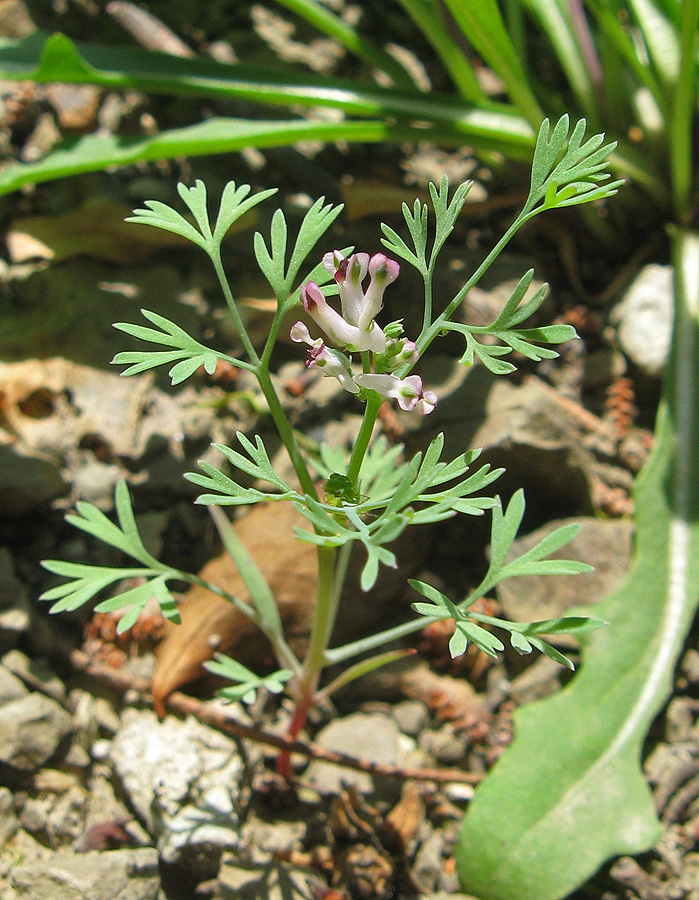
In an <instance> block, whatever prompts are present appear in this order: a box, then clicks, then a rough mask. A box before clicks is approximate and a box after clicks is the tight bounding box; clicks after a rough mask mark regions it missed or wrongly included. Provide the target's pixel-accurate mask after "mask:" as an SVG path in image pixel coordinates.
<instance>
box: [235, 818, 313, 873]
mask: <svg viewBox="0 0 699 900" xmlns="http://www.w3.org/2000/svg"><path fill="white" fill-rule="evenodd" d="M307 830H308V827H307V823H306V822H305V821H303V820H298V821H284V820H280V821H278V822H277V821H275V822H265V821H262V820H261V819H259V818H257V817H256V816H252V817H251V818H249V819H248V821H247V822H246V823H245V825H244V826H243V828H242V831H241V839H242V845H243V846H244V847H245V848H246V856H247V858H248V859H249V861H251V862H254V863H260V864H261V865H267V864H268V863H270V862H271V860H272V859H273V858H274V857H276V858H282V859H283V858H286V857H287V856H288V854H290V853H291V852H292V851H293V850H300V849H301V844H302V842H303V840H304V838H305V837H306V832H307Z"/></svg>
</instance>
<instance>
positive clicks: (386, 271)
mask: <svg viewBox="0 0 699 900" xmlns="http://www.w3.org/2000/svg"><path fill="white" fill-rule="evenodd" d="M350 258H351V257H350ZM399 274H400V266H399V265H398V263H397V262H396V261H395V260H393V259H389V258H388V257H387V256H385V255H384V254H383V253H375V254H374V255H373V256H372V257H371V259H370V260H369V276H370V278H371V281H370V282H369V287H368V288H367V289H366V293H365V294H364V302H363V304H362V307H361V310H360V313H359V318H358V319H357V325H358V326H359V327H360V328H364V329H366V328H368V327H369V325H370V323H371V322H373V321H374V319H375V318H376V316H377V315H378V314H379V312H381V307H382V306H383V293H384V291H385V290H386V288H387V287H388V285H389V284H391V283H392V282H394V281H395V280H396V278H398V275H399Z"/></svg>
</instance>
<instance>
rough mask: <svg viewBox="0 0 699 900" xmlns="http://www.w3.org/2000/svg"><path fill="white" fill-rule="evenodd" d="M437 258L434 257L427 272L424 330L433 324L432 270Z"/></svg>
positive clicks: (423, 318)
mask: <svg viewBox="0 0 699 900" xmlns="http://www.w3.org/2000/svg"><path fill="white" fill-rule="evenodd" d="M435 262H436V259H432V265H431V266H430V268H429V269H428V270H427V272H426V273H425V276H424V278H425V312H424V315H423V317H422V330H423V331H426V330H427V329H428V328H429V327H430V325H431V324H432V272H433V269H434V263H435Z"/></svg>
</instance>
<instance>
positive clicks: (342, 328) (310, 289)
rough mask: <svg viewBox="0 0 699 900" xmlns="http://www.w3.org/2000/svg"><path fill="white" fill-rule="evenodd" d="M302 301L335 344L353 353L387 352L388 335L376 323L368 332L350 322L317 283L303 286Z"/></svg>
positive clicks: (372, 324) (310, 282)
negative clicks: (366, 351) (332, 304)
mask: <svg viewBox="0 0 699 900" xmlns="http://www.w3.org/2000/svg"><path fill="white" fill-rule="evenodd" d="M301 301H302V303H303V308H304V309H305V310H306V312H307V313H308V314H309V315H310V316H311V318H312V319H313V321H314V322H315V323H316V324H317V325H318V326H319V327H320V328H322V329H323V331H324V332H325V333H326V334H327V336H328V337H329V338H330V340H331V341H332V342H333V343H334V344H339V345H340V346H341V347H347V348H348V349H350V350H353V351H355V350H356V351H364V350H371V351H372V352H373V353H383V351H384V350H385V348H386V335H385V334H384V333H383V331H381V329H380V328H379V326H378V325H377V324H376V323H375V322H372V323H371V327H370V328H368V329H366V330H364V329H361V328H358V327H357V325H356V324H354V323H351V322H348V321H347V319H345V318H343V317H342V316H341V315H340V313H339V312H337V310H334V309H333V308H332V306H330V305H329V304H328V302H327V300H326V299H325V296H324V295H323V292H322V291H321V289H320V288H319V287H318V285H317V284H315V282H313V281H309V282H307V283H306V284H304V285H303V287H302V288H301Z"/></svg>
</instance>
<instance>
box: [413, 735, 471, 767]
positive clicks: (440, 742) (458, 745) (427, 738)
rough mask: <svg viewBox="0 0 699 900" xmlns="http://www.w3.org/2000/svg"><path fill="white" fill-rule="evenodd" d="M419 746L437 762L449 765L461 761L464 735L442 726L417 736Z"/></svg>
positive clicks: (463, 749)
mask: <svg viewBox="0 0 699 900" xmlns="http://www.w3.org/2000/svg"><path fill="white" fill-rule="evenodd" d="M419 743H420V747H421V748H422V749H423V750H426V751H427V752H428V753H430V754H431V755H432V756H433V757H434V758H435V759H436V760H437V762H440V763H442V764H443V765H446V766H450V765H454V764H455V763H458V762H461V760H462V759H463V758H464V757H465V755H466V748H467V743H466V739H465V738H464V737H461V736H460V735H457V734H455V733H454V732H453V731H452V730H451V728H449V727H448V726H444V727H443V728H441V729H440V730H439V731H425V732H423V733H422V734H421V735H420V737H419Z"/></svg>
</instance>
